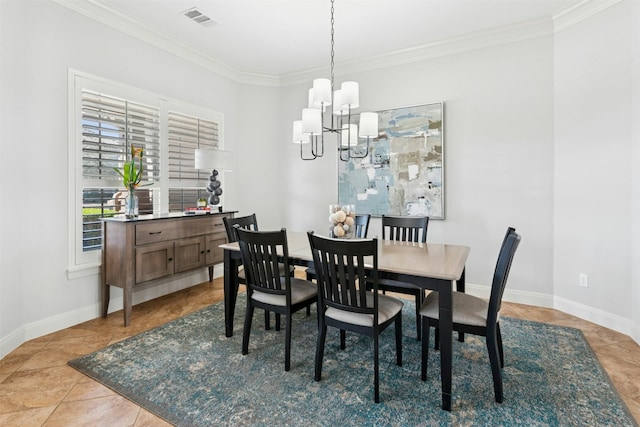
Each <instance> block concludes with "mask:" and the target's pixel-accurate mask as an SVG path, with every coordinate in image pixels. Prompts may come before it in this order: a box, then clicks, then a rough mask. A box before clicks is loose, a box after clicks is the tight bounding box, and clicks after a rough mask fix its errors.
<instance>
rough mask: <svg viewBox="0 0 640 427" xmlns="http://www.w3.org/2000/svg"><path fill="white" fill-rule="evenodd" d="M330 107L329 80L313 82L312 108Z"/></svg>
mask: <svg viewBox="0 0 640 427" xmlns="http://www.w3.org/2000/svg"><path fill="white" fill-rule="evenodd" d="M325 105H331V80H329V79H315V80H314V81H313V105H310V107H311V106H313V107H318V108H320V107H323V106H325Z"/></svg>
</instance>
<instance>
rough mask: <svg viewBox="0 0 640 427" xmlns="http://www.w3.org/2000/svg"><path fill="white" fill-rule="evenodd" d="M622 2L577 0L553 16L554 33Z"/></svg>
mask: <svg viewBox="0 0 640 427" xmlns="http://www.w3.org/2000/svg"><path fill="white" fill-rule="evenodd" d="M621 1H622V0H577V1H576V2H575V3H573V4H572V5H570V6H568V7H567V8H565V9H563V10H561V11H559V12H557V13H556V14H554V15H553V23H554V31H555V32H556V33H557V32H560V31H562V30H566V29H567V28H569V27H572V26H573V25H576V24H578V23H580V22H582V21H584V20H586V19H589V18H591V17H592V16H594V15H596V14H598V13H600V12H602V11H604V10H606V9H608V8H610V7H611V6H615V5H616V4H618V3H620V2H621Z"/></svg>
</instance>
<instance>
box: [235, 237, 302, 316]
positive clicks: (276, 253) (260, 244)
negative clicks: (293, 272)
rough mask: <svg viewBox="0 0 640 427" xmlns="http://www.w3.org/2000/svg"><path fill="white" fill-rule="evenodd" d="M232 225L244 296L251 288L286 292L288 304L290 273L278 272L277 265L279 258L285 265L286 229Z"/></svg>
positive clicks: (287, 261) (283, 293)
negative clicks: (249, 228)
mask: <svg viewBox="0 0 640 427" xmlns="http://www.w3.org/2000/svg"><path fill="white" fill-rule="evenodd" d="M234 229H235V230H234V231H235V232H236V235H237V237H238V243H239V245H240V252H241V254H242V264H243V265H244V270H245V275H246V280H247V286H248V292H249V294H248V296H247V298H250V296H251V292H252V291H260V292H264V293H268V294H273V295H286V297H287V304H288V305H290V304H291V284H290V276H289V275H286V274H285V275H282V274H281V273H280V267H279V266H278V264H279V263H281V262H282V263H284V264H285V268H288V267H289V265H288V263H289V250H288V247H287V232H286V230H285V229H284V228H283V229H281V230H280V231H254V230H246V229H243V228H241V227H240V226H239V225H236V226H235V227H234ZM285 271H286V270H285Z"/></svg>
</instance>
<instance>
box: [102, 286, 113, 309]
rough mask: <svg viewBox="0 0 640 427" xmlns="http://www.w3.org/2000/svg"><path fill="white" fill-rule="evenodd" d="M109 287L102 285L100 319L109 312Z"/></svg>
mask: <svg viewBox="0 0 640 427" xmlns="http://www.w3.org/2000/svg"><path fill="white" fill-rule="evenodd" d="M110 291H111V287H110V286H109V285H107V284H106V283H103V284H102V317H107V313H108V312H109V298H110V294H111V292H110Z"/></svg>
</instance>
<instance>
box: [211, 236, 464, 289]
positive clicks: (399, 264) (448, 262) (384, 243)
mask: <svg viewBox="0 0 640 427" xmlns="http://www.w3.org/2000/svg"><path fill="white" fill-rule="evenodd" d="M287 244H288V249H289V257H291V258H296V259H299V260H302V261H311V260H312V259H313V258H312V256H311V248H310V246H309V239H308V237H307V233H306V232H300V231H287ZM220 248H222V249H229V250H235V251H238V250H240V249H239V246H238V243H237V242H234V243H226V244H224V245H220ZM469 251H470V248H469V247H468V246H460V245H449V244H443V243H413V242H397V241H393V240H382V239H378V270H381V271H388V272H392V273H399V274H408V275H412V276H419V277H429V278H434V279H444V280H457V279H459V278H460V276H461V275H462V273H463V271H464V268H465V264H466V262H467V257H468V256H469Z"/></svg>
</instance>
